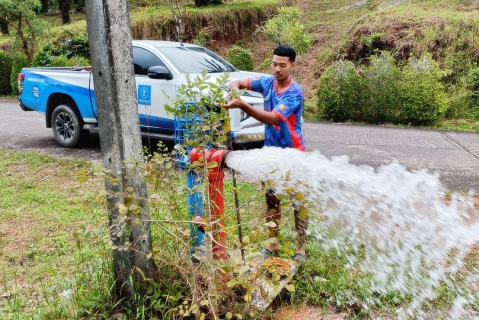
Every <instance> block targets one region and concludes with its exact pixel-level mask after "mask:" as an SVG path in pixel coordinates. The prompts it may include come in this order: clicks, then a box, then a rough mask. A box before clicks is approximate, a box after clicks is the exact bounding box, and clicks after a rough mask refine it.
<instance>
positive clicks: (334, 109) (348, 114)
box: [316, 60, 365, 122]
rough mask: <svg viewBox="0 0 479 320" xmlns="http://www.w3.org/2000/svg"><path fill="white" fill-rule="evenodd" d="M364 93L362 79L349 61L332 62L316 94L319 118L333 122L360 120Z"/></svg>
mask: <svg viewBox="0 0 479 320" xmlns="http://www.w3.org/2000/svg"><path fill="white" fill-rule="evenodd" d="M364 91H365V90H364V82H363V79H362V78H361V76H360V75H359V74H358V72H357V71H356V68H355V67H354V64H353V63H352V62H351V61H344V60H341V61H338V62H334V63H333V64H331V65H330V66H329V67H328V68H327V69H326V71H325V73H324V74H323V76H322V77H321V79H320V81H319V88H318V90H317V92H316V93H317V96H318V110H319V113H320V117H321V118H322V119H325V120H329V121H335V122H341V121H348V120H353V121H357V120H360V118H361V108H362V104H363V95H364Z"/></svg>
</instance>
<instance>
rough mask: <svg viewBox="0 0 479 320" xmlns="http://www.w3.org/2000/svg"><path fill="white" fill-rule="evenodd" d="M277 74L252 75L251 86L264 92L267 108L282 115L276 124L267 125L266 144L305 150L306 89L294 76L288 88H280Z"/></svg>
mask: <svg viewBox="0 0 479 320" xmlns="http://www.w3.org/2000/svg"><path fill="white" fill-rule="evenodd" d="M274 80H275V79H274V77H273V76H263V77H261V78H256V79H248V89H249V90H252V91H256V92H259V93H261V94H263V97H264V110H265V111H270V112H274V113H276V114H277V115H278V116H279V118H280V119H281V120H280V121H279V122H278V123H276V124H274V125H265V137H264V145H265V146H271V147H282V148H285V147H288V148H296V149H299V150H305V149H306V145H305V144H304V139H303V133H302V131H301V117H302V114H303V101H304V96H303V89H302V88H301V86H300V85H299V84H298V83H297V82H296V81H294V80H293V79H292V78H291V83H290V85H289V87H288V88H286V89H285V90H283V91H282V92H278V91H277V90H276V85H275V84H276V83H275V81H274Z"/></svg>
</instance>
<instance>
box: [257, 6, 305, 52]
mask: <svg viewBox="0 0 479 320" xmlns="http://www.w3.org/2000/svg"><path fill="white" fill-rule="evenodd" d="M300 19H301V11H300V10H299V9H298V8H296V7H282V8H279V9H278V15H277V16H275V17H273V18H271V19H269V20H268V21H266V24H265V26H264V33H265V34H266V35H267V36H268V37H269V38H270V39H271V40H273V41H274V42H276V43H278V44H287V45H290V46H291V47H293V48H294V49H295V50H296V52H297V53H298V54H304V53H306V52H308V50H309V48H311V46H312V44H313V39H312V37H311V35H310V34H309V33H308V32H306V30H305V28H304V26H303V25H302V24H300V23H299V20H300Z"/></svg>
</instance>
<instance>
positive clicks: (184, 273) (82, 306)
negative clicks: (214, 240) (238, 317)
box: [0, 149, 478, 319]
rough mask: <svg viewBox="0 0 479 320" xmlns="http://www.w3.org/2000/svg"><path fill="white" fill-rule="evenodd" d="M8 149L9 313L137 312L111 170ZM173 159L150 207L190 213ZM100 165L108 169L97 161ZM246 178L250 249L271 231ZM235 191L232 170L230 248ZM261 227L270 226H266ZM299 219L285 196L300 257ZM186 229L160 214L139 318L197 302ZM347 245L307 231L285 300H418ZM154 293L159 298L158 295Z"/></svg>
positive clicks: (236, 304) (284, 241) (289, 235)
mask: <svg viewBox="0 0 479 320" xmlns="http://www.w3.org/2000/svg"><path fill="white" fill-rule="evenodd" d="M0 153H1V154H2V156H0V172H1V173H2V174H1V175H0V270H1V272H0V294H2V295H4V298H2V299H1V300H0V318H1V319H62V318H66V317H67V316H68V314H69V313H71V312H73V313H74V314H75V315H76V318H78V319H112V318H119V319H126V318H133V315H132V314H131V313H128V312H129V311H125V310H119V309H118V307H117V301H115V297H114V291H113V288H114V279H113V274H112V270H111V252H110V242H109V235H108V227H107V213H106V210H105V208H104V206H105V201H104V200H105V195H106V194H105V192H104V191H103V189H104V187H103V180H102V178H101V177H96V178H95V177H93V178H90V179H88V180H86V181H85V182H82V183H80V182H79V181H80V180H83V178H84V177H85V172H87V171H90V172H91V171H92V166H91V164H90V163H88V162H86V161H83V160H79V159H59V158H54V157H50V156H47V155H44V154H41V153H36V152H29V151H28V152H19V151H14V150H9V149H0ZM152 163H153V162H152ZM96 168H98V166H96ZM165 168H168V165H166V166H165V167H161V166H159V167H158V168H157V170H158V171H157V174H158V176H157V177H158V178H160V180H161V181H163V182H162V183H165V184H164V185H160V188H159V189H158V190H156V191H155V190H154V187H153V186H154V185H155V180H149V190H150V192H151V193H157V194H158V195H159V198H158V199H157V200H155V201H152V202H151V203H150V214H151V215H152V218H153V220H158V219H159V220H162V219H165V218H167V217H170V218H173V220H176V219H178V220H180V219H187V213H186V209H185V206H186V195H185V192H184V191H185V190H184V188H185V179H184V175H183V172H182V171H172V175H171V176H168V175H165V173H166V171H165V170H164V169H165ZM96 172H97V173H101V172H102V171H101V170H97V169H96ZM100 176H101V175H100ZM90 177H91V176H90ZM237 182H238V183H237V184H238V191H239V202H240V208H241V211H240V212H241V222H242V226H243V234H244V235H248V236H251V235H252V234H253V231H255V234H256V236H255V237H254V238H255V239H253V238H251V240H252V241H251V243H250V244H249V245H247V246H246V251H247V252H248V253H250V252H255V251H257V250H258V249H259V248H260V247H261V246H264V245H265V241H267V237H266V232H265V231H266V228H265V227H264V226H263V224H264V218H263V216H262V214H263V211H264V207H263V206H264V196H263V191H262V190H261V188H260V185H259V184H256V183H254V182H251V181H247V180H244V178H242V177H241V176H239V177H238V181H237ZM233 191H234V190H233V181H232V178H231V175H230V173H228V172H227V176H226V178H225V181H224V199H225V212H224V218H225V221H226V233H227V245H228V246H229V247H231V248H233V247H234V246H237V245H239V238H238V233H237V230H238V228H237V224H236V221H237V217H236V207H235V204H234V203H235V202H234V193H233ZM175 201H177V202H176V203H175ZM261 229H262V232H258V231H259V230H261ZM293 229H294V227H293V211H292V208H291V207H290V206H288V205H284V206H283V219H282V224H281V233H280V242H281V245H282V249H281V250H280V256H282V257H286V258H291V256H292V254H293V253H294V248H295V234H294V232H293ZM186 230H187V228H186V224H185V223H184V222H183V223H178V224H173V223H158V222H153V224H152V236H153V248H154V252H155V261H156V262H157V265H158V267H159V270H158V272H159V275H158V282H157V283H155V284H154V285H153V286H152V287H151V291H150V292H149V293H148V295H147V296H146V297H142V296H138V297H137V302H138V310H137V312H138V314H139V315H137V317H136V318H138V319H148V318H150V319H151V318H154V317H159V316H160V315H166V314H170V315H172V314H178V312H179V308H180V305H183V303H189V301H190V300H189V299H190V298H191V291H190V290H191V287H190V285H189V283H188V279H189V278H188V277H189V275H190V274H191V272H190V270H189V269H188V264H187V263H186V262H187V260H188V259H189V252H188V248H187V247H185V246H184V245H183V244H182V241H184V240H185V239H188V237H189V236H188V234H187V233H186ZM347 248H348V247H347V244H345V245H344V247H343V248H341V250H343V251H344V252H342V253H339V252H336V251H334V250H330V251H324V250H322V249H321V242H319V241H318V240H317V239H316V238H315V237H314V235H312V236H310V237H308V242H307V251H308V260H307V262H306V263H304V264H303V265H302V267H301V268H300V269H299V271H298V273H297V276H296V277H295V279H294V281H293V284H294V286H295V287H296V290H295V292H294V293H290V294H289V299H286V300H283V303H282V306H285V305H288V304H290V303H291V304H293V305H302V304H307V305H314V306H318V307H320V308H324V310H329V311H331V310H333V311H336V312H344V313H347V314H348V315H349V317H350V318H351V319H360V318H361V317H371V316H372V317H373V318H374V317H375V316H377V315H381V316H384V317H390V316H394V314H395V310H396V309H397V308H400V307H401V306H402V305H403V304H407V302H408V301H410V297H404V296H400V295H398V294H397V293H395V292H389V293H387V294H384V295H378V294H377V293H374V292H372V291H371V282H370V276H369V275H368V274H364V273H362V272H361V271H360V269H359V265H355V266H348V260H347V258H346V256H347V254H351V253H352V254H354V255H355V256H357V257H359V258H360V257H361V256H362V255H363V254H364V252H361V251H359V252H350V251H348V249H347ZM477 252H478V250H476V249H475V250H473V251H472V253H471V254H470V256H469V257H468V258H467V260H466V266H465V268H466V269H465V270H464V273H463V275H461V274H459V275H458V276H457V281H458V282H457V283H459V284H460V285H466V284H464V282H466V279H467V278H466V275H467V271H468V270H475V269H476V268H477ZM359 260H360V259H359ZM242 265H243V264H242V263H241V261H240V260H235V258H231V259H230V260H227V261H226V262H225V263H220V266H221V268H226V269H224V270H234V269H235V268H238V267H240V266H242ZM195 272H197V273H198V274H197V276H199V277H200V279H201V277H203V274H204V272H205V270H202V269H201V268H200V269H198V270H197V271H195ZM461 281H462V282H461ZM68 289H71V290H73V292H74V300H73V301H74V304H73V309H68V308H67V307H66V306H65V302H64V301H63V300H62V299H60V296H61V294H62V293H63V292H65V291H66V290H68ZM204 289H205V288H203V287H202V288H200V289H199V290H204ZM201 292H203V291H201ZM203 293H204V292H203ZM438 293H439V295H438V298H436V299H435V300H432V301H429V302H428V306H429V307H428V306H426V309H427V308H429V309H430V310H431V311H433V310H442V311H443V312H445V310H447V309H448V307H449V306H450V305H451V303H452V301H453V299H454V297H455V292H454V290H452V289H450V288H448V287H440V288H438ZM222 298H224V299H225V300H224V301H225V302H224V303H225V304H224V308H226V309H224V310H227V311H232V310H235V311H234V312H235V313H239V314H243V315H244V316H246V315H247V314H249V313H250V312H251V311H252V310H251V309H250V307H249V305H248V303H244V301H242V295H240V296H238V293H234V292H229V291H225V292H224V293H223V295H222ZM149 299H153V301H156V302H155V303H153V304H152V303H150V302H148V301H150V300H149ZM288 301H289V302H288ZM371 301H374V303H373V304H371ZM365 306H368V307H367V308H366V307H365ZM279 313H281V311H279ZM258 317H259V318H261V319H275V314H274V312H271V311H267V312H265V313H258V312H256V313H255V316H252V317H250V318H251V319H254V318H258ZM160 318H161V317H160ZM246 318H247V319H249V318H248V317H246Z"/></svg>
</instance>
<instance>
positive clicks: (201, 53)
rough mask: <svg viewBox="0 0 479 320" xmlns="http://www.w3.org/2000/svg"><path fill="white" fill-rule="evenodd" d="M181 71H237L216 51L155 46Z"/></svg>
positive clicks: (200, 48) (199, 48)
mask: <svg viewBox="0 0 479 320" xmlns="http://www.w3.org/2000/svg"><path fill="white" fill-rule="evenodd" d="M157 48H158V50H160V52H161V53H163V54H164V55H165V56H166V58H168V60H170V61H171V63H173V64H174V65H175V67H176V68H177V69H178V71H179V72H181V73H201V72H203V70H205V69H206V70H208V73H217V72H234V71H237V70H236V69H235V67H233V66H232V65H231V64H230V63H229V62H227V61H226V60H224V59H223V58H221V57H220V56H218V55H217V54H216V53H213V52H211V51H209V50H208V49H205V48H202V47H183V46H178V47H157Z"/></svg>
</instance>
